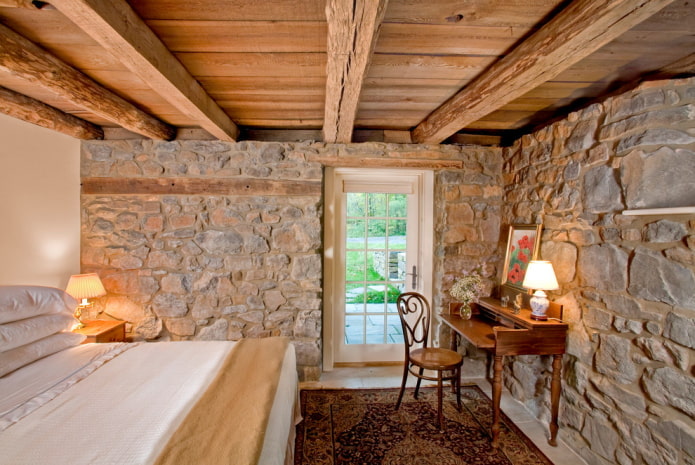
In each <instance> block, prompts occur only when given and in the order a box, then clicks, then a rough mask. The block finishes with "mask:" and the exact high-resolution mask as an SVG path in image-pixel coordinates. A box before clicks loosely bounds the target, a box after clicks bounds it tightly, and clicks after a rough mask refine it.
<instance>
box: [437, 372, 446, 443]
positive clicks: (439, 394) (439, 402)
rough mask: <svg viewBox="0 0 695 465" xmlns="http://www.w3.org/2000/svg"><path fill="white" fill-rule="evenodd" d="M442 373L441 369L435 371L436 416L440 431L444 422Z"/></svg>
mask: <svg viewBox="0 0 695 465" xmlns="http://www.w3.org/2000/svg"><path fill="white" fill-rule="evenodd" d="M442 374H443V372H442V371H441V370H440V371H438V372H437V418H438V419H439V430H440V431H444V422H443V421H442V395H443V392H442V388H443V386H442Z"/></svg>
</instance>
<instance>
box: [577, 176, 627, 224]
mask: <svg viewBox="0 0 695 465" xmlns="http://www.w3.org/2000/svg"><path fill="white" fill-rule="evenodd" d="M583 192H584V208H585V210H586V211H589V212H592V213H603V212H610V211H616V210H622V209H623V202H622V200H621V190H620V185H619V184H618V181H617V179H616V173H615V171H614V170H613V169H612V168H611V167H609V166H596V167H594V168H591V169H589V171H587V172H586V174H585V175H584V184H583Z"/></svg>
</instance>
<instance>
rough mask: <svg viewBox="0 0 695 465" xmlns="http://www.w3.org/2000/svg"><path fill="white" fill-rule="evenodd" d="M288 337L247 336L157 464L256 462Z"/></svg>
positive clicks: (160, 456)
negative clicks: (260, 337) (252, 337)
mask: <svg viewBox="0 0 695 465" xmlns="http://www.w3.org/2000/svg"><path fill="white" fill-rule="evenodd" d="M288 343H289V339H288V338H286V337H273V338H264V339H242V340H241V341H239V342H238V343H237V344H236V346H235V347H234V350H232V351H231V352H230V354H229V355H228V356H227V358H226V360H225V361H224V363H223V365H222V367H221V369H220V372H219V373H218V375H217V377H216V378H215V379H214V380H213V381H212V383H211V384H210V386H209V387H208V389H207V390H206V391H205V393H203V395H202V397H201V398H200V399H199V400H198V402H197V403H196V405H195V406H194V407H193V409H192V410H191V411H190V413H189V414H188V416H187V417H186V418H185V419H184V421H183V423H181V425H180V426H179V428H178V429H177V430H176V432H174V435H173V436H172V437H171V439H170V440H169V443H168V444H167V445H166V446H165V448H164V450H163V451H162V453H161V454H160V455H159V457H158V458H157V461H156V464H157V465H203V464H205V465H217V464H219V465H222V464H224V465H230V464H234V465H251V464H253V465H255V464H256V463H257V462H258V458H259V456H260V454H261V449H262V447H263V439H264V436H265V430H266V426H267V423H268V415H269V413H270V409H271V407H272V404H273V399H274V398H275V391H276V390H277V384H278V379H279V377H280V368H281V366H282V361H283V359H284V356H285V350H286V349H287V344H288Z"/></svg>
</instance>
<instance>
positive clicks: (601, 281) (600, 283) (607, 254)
mask: <svg viewBox="0 0 695 465" xmlns="http://www.w3.org/2000/svg"><path fill="white" fill-rule="evenodd" d="M627 259H628V255H627V252H625V251H624V250H623V249H621V248H619V247H617V246H615V245H611V244H602V245H592V246H589V247H584V248H582V249H580V251H579V261H578V263H579V264H578V269H579V279H580V281H581V283H582V284H583V285H584V286H588V287H594V288H596V289H599V290H602V291H610V292H616V291H622V290H624V289H625V288H626V286H627Z"/></svg>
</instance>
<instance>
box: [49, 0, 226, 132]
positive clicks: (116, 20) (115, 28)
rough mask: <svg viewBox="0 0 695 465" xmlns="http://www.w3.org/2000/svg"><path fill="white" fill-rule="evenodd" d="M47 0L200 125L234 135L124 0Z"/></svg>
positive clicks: (222, 115) (220, 112) (219, 111)
mask: <svg viewBox="0 0 695 465" xmlns="http://www.w3.org/2000/svg"><path fill="white" fill-rule="evenodd" d="M51 4H52V5H53V6H55V7H56V8H57V9H58V10H59V11H60V12H61V13H63V14H64V15H65V16H67V17H68V18H69V19H70V20H71V21H72V22H73V23H75V24H76V25H77V26H78V27H79V28H80V29H82V30H83V31H84V32H86V33H87V34H89V35H90V36H91V37H92V38H93V39H94V40H96V41H97V42H98V43H99V44H101V46H103V47H104V48H106V49H107V50H108V51H109V52H111V53H112V54H113V56H114V57H116V58H118V59H119V60H120V61H121V62H122V63H123V64H124V65H125V66H126V67H127V68H128V69H130V70H131V71H132V72H133V73H135V74H137V75H138V76H140V78H141V79H142V80H143V81H144V82H146V83H148V84H149V85H150V86H151V87H152V90H154V91H155V92H157V93H159V94H160V95H161V96H162V97H164V98H165V99H166V100H167V101H168V102H170V103H171V104H172V105H174V106H175V107H176V108H178V109H179V110H180V111H182V112H183V113H185V114H187V115H190V116H191V117H192V118H193V119H195V120H196V121H197V122H198V123H199V124H200V127H202V128H203V129H205V130H206V131H208V132H209V133H210V134H212V135H213V136H215V137H217V138H218V139H220V140H226V141H230V142H233V141H234V140H236V138H237V137H238V135H239V128H238V127H237V126H236V124H234V122H233V121H232V120H231V119H230V118H229V116H228V115H227V113H225V112H224V110H222V109H221V108H220V107H219V105H217V103H216V102H215V101H214V100H213V99H212V98H211V97H210V96H209V95H208V94H207V92H205V90H204V89H203V88H202V87H201V85H200V84H199V83H198V81H196V80H195V79H194V78H193V77H192V76H191V74H190V73H189V72H188V70H187V69H186V68H185V67H184V66H183V65H182V64H181V62H180V61H178V60H177V59H176V57H174V55H173V54H172V53H171V52H170V51H169V50H168V49H167V47H166V46H165V45H164V43H163V42H162V41H161V40H160V39H159V37H157V35H156V34H155V33H154V32H153V31H152V30H151V29H150V28H149V27H148V26H147V24H145V22H144V21H143V20H142V19H141V18H140V17H139V16H138V15H137V13H136V12H135V11H134V10H133V9H132V8H131V6H130V5H128V3H127V2H126V1H125V0H110V1H108V2H106V1H103V0H51Z"/></svg>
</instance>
